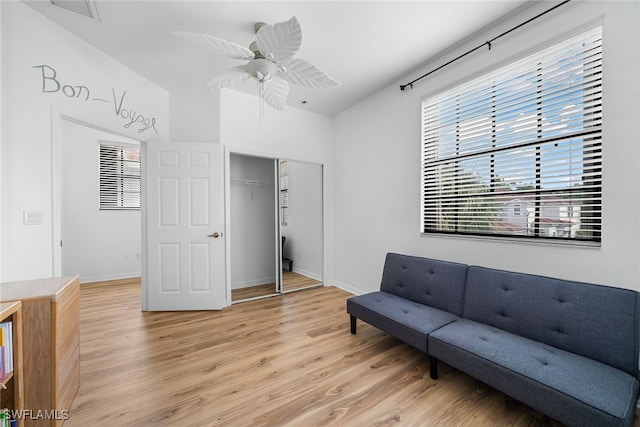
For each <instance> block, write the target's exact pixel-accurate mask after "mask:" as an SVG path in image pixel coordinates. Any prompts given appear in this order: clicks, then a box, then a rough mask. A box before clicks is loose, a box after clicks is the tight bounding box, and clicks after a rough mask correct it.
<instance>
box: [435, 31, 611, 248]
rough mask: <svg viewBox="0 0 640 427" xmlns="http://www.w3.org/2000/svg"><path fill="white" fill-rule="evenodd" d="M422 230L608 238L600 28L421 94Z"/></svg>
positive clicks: (585, 238) (524, 235)
mask: <svg viewBox="0 0 640 427" xmlns="http://www.w3.org/2000/svg"><path fill="white" fill-rule="evenodd" d="M422 119H423V121H422V232H423V233H430V232H437V233H455V234H474V235H492V236H505V237H514V236H517V237H521V238H522V237H528V238H540V239H565V240H569V241H578V240H581V241H592V242H600V240H601V213H602V195H601V189H602V153H601V151H602V137H601V128H602V44H601V28H600V27H598V28H595V29H593V30H590V31H588V32H585V33H583V34H580V35H579V36H576V37H572V38H571V39H569V40H566V41H564V42H561V43H558V44H556V45H554V46H552V47H550V48H547V49H545V50H542V51H540V52H538V53H536V54H534V55H531V56H529V57H527V58H524V59H522V60H520V61H517V62H515V63H512V64H510V65H508V66H506V67H503V68H501V69H499V70H497V71H495V72H492V73H490V74H488V75H486V76H483V77H481V78H478V79H475V80H473V81H471V82H468V83H466V84H463V85H461V86H458V87H456V88H454V89H452V90H449V91H447V92H445V93H442V94H440V95H438V96H435V97H433V98H429V99H426V100H424V101H423V103H422Z"/></svg>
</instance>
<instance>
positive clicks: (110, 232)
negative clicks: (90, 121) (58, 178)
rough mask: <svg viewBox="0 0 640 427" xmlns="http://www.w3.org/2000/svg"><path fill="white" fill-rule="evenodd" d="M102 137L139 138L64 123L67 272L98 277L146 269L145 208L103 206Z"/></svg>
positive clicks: (134, 274) (113, 139)
mask: <svg viewBox="0 0 640 427" xmlns="http://www.w3.org/2000/svg"><path fill="white" fill-rule="evenodd" d="M101 141H109V142H119V143H128V144H136V143H137V141H135V140H132V139H129V138H125V137H123V136H119V135H114V134H111V133H107V132H103V131H100V130H97V129H94V128H91V127H88V126H83V125H81V124H78V123H73V122H69V121H66V120H65V121H64V122H63V123H62V146H63V147H62V151H63V153H62V159H63V168H62V175H63V176H62V241H63V249H62V253H63V255H62V274H63V275H64V276H75V275H79V276H80V282H81V283H86V282H97V281H103V280H114V279H122V278H128V277H140V273H141V262H140V256H141V234H142V230H141V218H140V210H100V209H99V206H100V191H99V187H100V171H99V169H98V164H99V158H100V150H99V144H100V142H101Z"/></svg>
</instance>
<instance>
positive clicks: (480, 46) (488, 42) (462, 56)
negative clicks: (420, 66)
mask: <svg viewBox="0 0 640 427" xmlns="http://www.w3.org/2000/svg"><path fill="white" fill-rule="evenodd" d="M570 1H571V0H565V1H563V2H562V3H558V4H557V5H555V6H553V7H552V8H550V9H547V10H545V11H544V12H542V13H539V14H538V15H536V16H534V17H533V18H531V19H528V20H526V21H524V22H523V23H521V24H519V25H516V26H515V27H513V28H511V29H509V30H507V31H505V32H504V33H502V34H500V35H499V36H496V37H494V38H492V39H491V40H488V41H486V42H484V43H482V44H481V45H479V46H476V47H474V48H473V49H471V50H470V51H468V52H465V53H463V54H462V55H460V56H458V57H456V58H453V59H452V60H451V61H449V62H447V63H446V64H442V65H441V66H439V67H438V68H436V69H434V70H431V71H429V72H428V73H427V74H423V75H422V76H420V77H418V78H417V79H415V80H413V81H410V82H409V83H407V84H404V85H400V90H405V89H406V88H407V86H409V87H411V89H413V84H414V83H415V82H417V81H418V80H422V79H424V78H425V77H427V76H428V75H430V74H433V73H435V72H436V71H438V70H440V69H442V68H444V67H446V66H447V65H449V64H452V63H454V62H456V61H457V60H458V59H461V58H464V57H465V56H467V55H469V54H471V53H473V52H475V51H476V50H478V49H480V48H482V47H484V46H487V47H488V48H489V50H491V43H493V42H494V41H496V40H498V39H499V38H500V37H503V36H506V35H507V34H509V33H510V32H512V31H515V30H517V29H518V28H520V27H522V26H524V25H527V24H528V23H529V22H531V21H535V20H536V19H538V18H540V17H541V16H543V15H546V14H547V13H549V12H551V11H552V10H554V9H557V8H559V7H560V6H563V5H565V4H567V3H569V2H570Z"/></svg>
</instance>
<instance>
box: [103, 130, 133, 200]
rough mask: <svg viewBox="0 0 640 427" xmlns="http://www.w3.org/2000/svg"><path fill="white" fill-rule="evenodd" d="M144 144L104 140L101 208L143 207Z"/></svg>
mask: <svg viewBox="0 0 640 427" xmlns="http://www.w3.org/2000/svg"><path fill="white" fill-rule="evenodd" d="M140 165H141V163H140V147H139V146H137V145H124V144H116V143H107V142H101V143H100V209H140V202H141V200H140V199H141V197H140V196H141V191H140Z"/></svg>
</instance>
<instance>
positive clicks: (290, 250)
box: [281, 160, 323, 280]
mask: <svg viewBox="0 0 640 427" xmlns="http://www.w3.org/2000/svg"><path fill="white" fill-rule="evenodd" d="M288 171H289V190H288V197H289V207H288V208H287V210H288V211H289V212H288V222H287V224H286V225H283V226H282V227H281V231H282V235H283V236H286V237H287V240H286V242H285V246H284V256H285V257H287V258H291V259H292V260H293V271H295V272H297V273H300V274H303V275H305V276H308V277H312V278H314V279H316V280H322V279H323V278H322V255H323V252H322V232H323V229H322V166H321V165H318V164H314V163H307V162H297V161H291V160H290V161H289V164H288ZM284 268H286V267H284Z"/></svg>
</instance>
